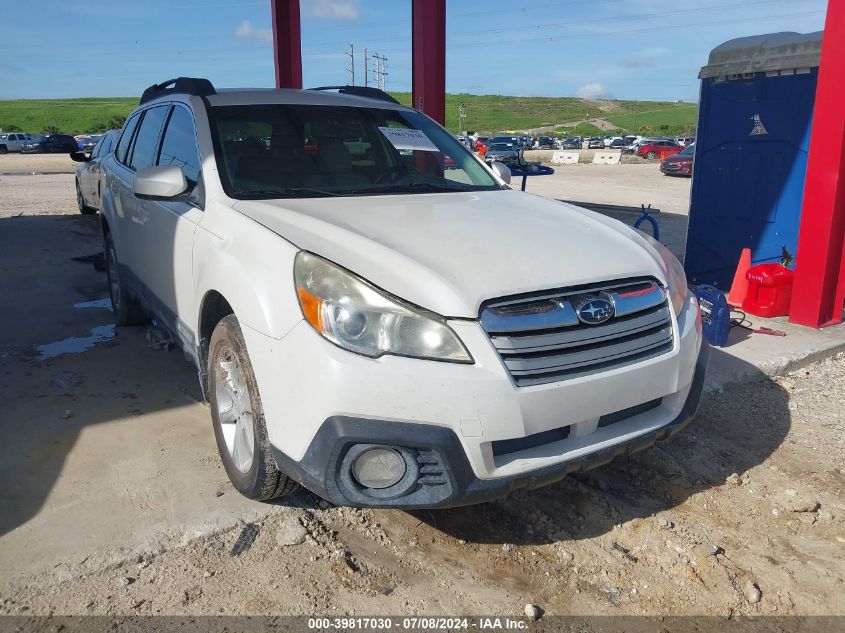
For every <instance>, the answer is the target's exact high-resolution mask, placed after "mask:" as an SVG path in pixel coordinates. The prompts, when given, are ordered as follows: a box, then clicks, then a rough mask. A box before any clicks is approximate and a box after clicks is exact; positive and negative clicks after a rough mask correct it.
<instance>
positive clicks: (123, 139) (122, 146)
mask: <svg viewBox="0 0 845 633" xmlns="http://www.w3.org/2000/svg"><path fill="white" fill-rule="evenodd" d="M140 119H141V113H140V112H139V113H137V114H134V115H133V116H131V117H130V118H129V120H128V121H127V122H126V124H125V125H124V126H123V134H121V135H120V142H118V144H117V149H116V150H115V158H117V160H119V161H120V162H121V163H123V164H124V165H125V164H126V152H127V151H128V150H129V145H130V143H131V142H132V133H133V132H135V128H136V127H138V121H139V120H140Z"/></svg>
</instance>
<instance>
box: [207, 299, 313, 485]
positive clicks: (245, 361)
mask: <svg viewBox="0 0 845 633" xmlns="http://www.w3.org/2000/svg"><path fill="white" fill-rule="evenodd" d="M221 343H228V344H229V346H231V348H232V349H233V350H234V352H235V354H236V355H237V356H238V360H239V361H240V364H241V367H242V369H243V371H244V374H245V378H246V381H247V388H248V389H249V396H250V402H251V405H252V414H253V425H254V435H255V444H256V446H255V453H254V457H253V463H252V467H251V468H250V470H249V472H247V473H242V472H241V471H239V470H238V469H237V467H236V466H235V465H234V464H232V463H231V457H230V456H229V452H228V449H227V448H226V446H225V443H224V440H223V438H222V434H221V430H220V423H219V421H218V419H217V418H218V414H217V396H216V386H215V376H216V373H215V372H216V369H215V361H216V358H217V351H218V348H219V347H220V345H221ZM207 369H208V393H209V404H210V405H211V416H212V421H213V425H214V435H215V438H216V440H217V448H218V451H219V452H220V458H221V459H222V461H223V466H224V467H225V469H226V473H227V474H228V475H229V479H230V480H231V482H232V485H233V486H235V488H236V489H237V490H238V492H240V493H241V494H242V495H244V496H245V497H248V498H250V499H255V500H256V501H269V500H271V499H275V498H277V497H283V496H285V495H288V494H290V493H292V492H293V491H295V490H296V489H297V488H299V484H298V483H297V482H296V481H294V480H293V479H291V478H290V477H288V476H287V475H285V474H284V473H283V472H281V471H280V470H279V468H278V466H277V465H276V461H275V459H274V458H273V452H272V449H271V445H270V440H269V439H268V437H267V426H266V424H265V422H264V408H263V407H262V405H261V399H260V398H259V395H258V389H257V387H256V381H255V374H254V373H253V371H252V363H251V362H250V360H249V356H248V355H247V350H246V342H245V341H244V337H243V332H242V330H241V326H240V324H239V323H238V319H237V318H236V317H235V315H234V314H230V315H229V316H226V317H223V319H221V320H220V322H219V323H218V324H217V326H216V327H215V328H214V332H213V333H212V334H211V341H210V343H209V347H208V368H207Z"/></svg>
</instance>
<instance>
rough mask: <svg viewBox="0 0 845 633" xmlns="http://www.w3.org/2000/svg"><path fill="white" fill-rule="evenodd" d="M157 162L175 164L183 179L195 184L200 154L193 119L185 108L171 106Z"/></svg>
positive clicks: (197, 177) (198, 172) (197, 176)
mask: <svg viewBox="0 0 845 633" xmlns="http://www.w3.org/2000/svg"><path fill="white" fill-rule="evenodd" d="M157 164H158V165H177V166H179V167H181V168H182V173H183V174H185V179H186V180H188V181H189V182H190V183H192V184H196V183H197V181H199V174H200V154H199V150H198V149H197V135H196V132H195V130H194V119H193V117H192V116H191V113H190V112H188V110H186V109H185V108H182V107H179V106H177V107H175V108H173V114H171V115H170V120H169V121H168V122H167V130H165V132H164V138H163V139H162V141H161V151H160V152H159V155H158V163H157Z"/></svg>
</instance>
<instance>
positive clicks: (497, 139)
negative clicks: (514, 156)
mask: <svg viewBox="0 0 845 633" xmlns="http://www.w3.org/2000/svg"><path fill="white" fill-rule="evenodd" d="M493 143H510V144H511V145H513V146H514V147H522V141H521V140H520V138H519V137H518V136H491V137H490V138H489V139H487V145H492V144H493Z"/></svg>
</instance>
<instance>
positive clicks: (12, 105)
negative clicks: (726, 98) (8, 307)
mask: <svg viewBox="0 0 845 633" xmlns="http://www.w3.org/2000/svg"><path fill="white" fill-rule="evenodd" d="M393 96H395V97H396V98H397V99H398V100H399V101H400V102H402V103H404V104H406V105H410V103H411V94H410V93H408V92H398V93H393ZM461 103H463V104H464V107H465V109H466V121H465V127H466V129H469V130H476V131H478V132H487V133H490V132H500V131H509V130H525V129H530V128H540V127H544V126H548V127H552V126H554V127H556V129H557V131H558V132H563V131H567V132H569V133H570V134H582V135H594V134H598V133H600V132H604V133H606V132H608V131H611V130H609V129H605V130H601V129H599V128H598V127H595V126H594V125H591V124H589V123H586V122H585V121H586V120H588V119H601V120H604V121H609V122H610V123H611V124H612V125H614V126H616V128H617V131H628V132H647V133H655V134H657V133H660V134H678V133H681V132H685V131H687V130H688V129H689V128H690V127H692V128H694V127H695V122H696V119H697V113H698V106H697V105H696V104H688V103H673V102H660V101H639V102H635V101H618V100H613V101H599V100H587V99H579V98H576V97H506V96H499V95H469V94H450V95H446V125H447V127H448V128H449V129H452V130H457V129H458V106H459V105H460V104H461ZM137 104H138V99H137V97H108V98H86V99H18V100H7V101H0V129H3V130H5V131H10V130H23V131H26V132H37V133H40V132H43V131H45V130H49V129H53V130H56V131H61V132H65V133H68V134H76V133H80V132H99V131H103V130H106V129H110V128H113V127H119V126H120V125H122V122H123V119H124V118H125V117H126V115H127V114H129V112H131V111H132V109H133V108H134V107H135V106H136V105H137ZM579 122H580V124H579V125H577V127H575V126H573V125H571V124H574V123H579ZM564 123H569V124H570V125H569V126H567V127H564V126H563V124H564Z"/></svg>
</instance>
